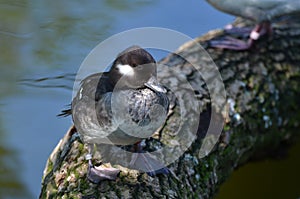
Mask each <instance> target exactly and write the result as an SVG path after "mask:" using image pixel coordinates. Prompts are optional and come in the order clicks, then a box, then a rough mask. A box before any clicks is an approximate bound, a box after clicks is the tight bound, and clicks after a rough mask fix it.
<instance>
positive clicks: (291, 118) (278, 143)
mask: <svg viewBox="0 0 300 199" xmlns="http://www.w3.org/2000/svg"><path fill="white" fill-rule="evenodd" d="M247 23H248V22H247ZM235 25H238V26H245V22H244V21H243V20H241V21H239V20H238V21H237V22H236V24H235ZM224 34H225V33H224V32H223V31H211V32H209V33H207V34H206V35H204V36H202V37H199V38H197V39H196V42H199V43H201V44H202V45H203V46H205V49H206V50H207V51H208V52H209V54H210V56H211V57H212V58H213V60H214V62H215V63H216V65H217V66H218V68H219V71H220V73H221V76H222V78H223V82H224V85H225V88H226V92H227V102H226V103H227V107H228V111H229V115H228V116H226V118H225V126H224V129H223V131H222V134H221V137H220V139H219V141H218V142H217V144H216V145H215V147H214V148H213V151H212V152H210V153H209V154H208V155H207V156H206V157H204V158H199V152H200V151H199V150H200V148H201V144H203V143H204V142H203V137H204V136H205V135H206V131H207V128H208V124H209V122H210V117H211V106H210V105H211V99H210V98H209V93H208V91H207V87H206V86H207V85H206V83H207V82H206V83H205V82H203V79H202V77H201V74H199V72H197V71H195V70H194V68H193V67H192V66H191V63H190V62H186V61H185V60H184V59H182V58H180V57H179V56H178V55H175V54H174V55H169V56H168V57H166V58H165V59H163V60H162V61H161V63H162V64H165V65H168V66H169V67H173V68H174V69H175V70H180V71H181V73H182V74H184V75H185V76H186V79H188V81H189V82H190V83H191V85H195V87H197V92H196V94H199V96H200V97H199V99H200V101H201V107H202V108H201V116H200V118H201V120H200V125H199V128H198V139H196V140H195V141H194V143H193V144H192V146H191V147H190V148H189V150H187V151H186V152H185V153H184V154H183V155H182V156H181V157H180V158H179V159H178V160H177V161H175V162H174V163H173V164H171V165H170V166H169V167H168V168H169V169H170V170H171V171H172V174H170V175H168V176H164V175H159V176H157V177H154V178H152V177H149V176H147V175H146V174H143V173H139V172H137V171H133V170H129V169H126V168H121V173H120V176H119V177H118V179H117V181H113V182H112V181H105V182H101V184H99V185H96V184H92V183H90V182H89V181H88V180H87V178H86V171H87V166H88V165H87V162H86V160H85V159H84V156H85V154H86V153H87V150H86V148H85V147H84V145H83V144H82V142H81V141H80V139H79V137H78V134H77V133H76V132H75V130H74V128H71V129H70V130H69V131H68V133H67V134H66V135H65V136H64V138H63V139H62V140H61V142H60V143H59V144H58V145H57V147H56V148H55V149H54V151H53V152H52V154H51V155H50V157H49V159H48V162H47V165H46V168H45V171H44V176H43V181H42V189H41V195H40V198H212V197H213V196H214V195H215V194H216V193H217V191H218V189H219V187H220V185H221V184H222V183H223V182H224V181H225V180H226V179H227V178H228V176H229V175H230V174H231V173H232V171H233V170H234V169H235V168H237V167H238V166H240V165H242V164H245V163H246V162H248V161H249V160H251V159H256V158H263V157H266V156H269V155H270V154H271V153H272V152H274V151H277V150H280V149H282V148H284V147H285V146H286V144H290V143H292V142H293V140H294V139H295V138H296V137H297V136H298V133H297V131H293V129H296V128H298V127H299V119H300V114H299V111H298V110H299V106H300V91H299V89H298V88H299V87H300V85H299V84H300V76H299V75H300V25H299V24H287V25H283V24H281V26H278V27H277V26H276V27H274V32H273V35H272V36H271V38H270V39H269V38H267V37H266V38H261V39H260V40H259V41H258V42H257V43H256V45H255V46H254V48H253V49H250V50H249V51H240V52H237V51H231V50H222V49H214V48H210V47H209V45H208V42H209V41H210V39H211V38H216V37H222V36H224ZM195 46H196V45H195V43H193V42H191V43H187V44H184V45H183V46H182V47H180V49H179V50H178V52H177V53H178V54H179V55H184V57H185V58H188V59H189V60H192V62H194V63H196V64H201V65H204V66H205V63H207V62H208V61H207V59H206V57H205V56H204V55H203V53H199V51H198V49H197V48H196V47H195ZM163 75H164V79H165V80H168V79H170V78H172V76H171V75H170V74H168V73H166V74H163ZM179 111H180V109H179V108H178V104H177V103H176V100H175V101H173V106H171V112H172V114H170V116H169V118H168V121H167V123H166V124H167V125H165V127H164V128H163V129H162V130H161V133H162V134H161V142H165V141H166V140H167V139H168V138H169V137H168V136H169V135H172V132H173V133H174V129H172V124H176V123H177V122H178V118H179V117H180V113H179ZM212 119H213V120H216V119H220V118H212ZM220 122H221V119H220ZM216 138H217V136H215V137H212V138H207V137H206V138H205V139H208V140H209V139H216ZM206 141H207V140H206ZM213 141H214V140H212V142H213ZM147 142H148V143H151V142H155V141H154V139H150V140H148V141H147ZM100 150H101V149H100Z"/></svg>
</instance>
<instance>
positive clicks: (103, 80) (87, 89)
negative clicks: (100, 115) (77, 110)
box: [57, 72, 113, 117]
mask: <svg viewBox="0 0 300 199" xmlns="http://www.w3.org/2000/svg"><path fill="white" fill-rule="evenodd" d="M112 89H113V87H112V85H111V82H110V81H109V79H108V73H107V72H104V73H95V74H92V75H90V76H88V77H86V78H84V79H83V80H82V81H81V83H80V89H79V91H78V92H77V94H76V96H75V97H74V99H73V100H72V103H71V104H69V105H68V106H69V108H67V109H64V110H62V111H61V113H60V114H58V115H57V116H60V117H67V116H69V115H71V114H72V104H74V103H76V102H77V101H78V100H80V99H81V98H82V96H87V97H89V98H91V99H95V101H98V100H99V98H100V96H101V95H102V94H103V93H106V92H109V91H111V90H112Z"/></svg>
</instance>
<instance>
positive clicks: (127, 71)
mask: <svg viewBox="0 0 300 199" xmlns="http://www.w3.org/2000/svg"><path fill="white" fill-rule="evenodd" d="M117 68H118V69H119V71H120V73H121V74H122V75H128V76H132V75H133V73H134V70H133V69H132V67H131V66H130V65H127V64H126V65H122V64H118V65H117Z"/></svg>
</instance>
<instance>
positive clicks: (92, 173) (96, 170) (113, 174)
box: [86, 147, 120, 184]
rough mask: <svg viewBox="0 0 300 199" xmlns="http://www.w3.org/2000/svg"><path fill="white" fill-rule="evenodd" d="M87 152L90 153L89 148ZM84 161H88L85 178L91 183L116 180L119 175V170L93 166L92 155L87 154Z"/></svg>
mask: <svg viewBox="0 0 300 199" xmlns="http://www.w3.org/2000/svg"><path fill="white" fill-rule="evenodd" d="M89 151H90V152H91V151H92V150H91V147H89ZM86 160H88V162H89V163H88V164H89V166H88V171H87V178H88V179H89V181H91V182H92V183H95V184H97V183H99V182H101V181H103V180H116V178H117V176H118V174H119V173H120V170H119V169H116V168H112V167H110V168H109V167H105V166H104V165H100V166H94V165H93V163H92V154H91V153H89V154H87V155H86Z"/></svg>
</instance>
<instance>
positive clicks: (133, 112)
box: [65, 46, 169, 183]
mask: <svg viewBox="0 0 300 199" xmlns="http://www.w3.org/2000/svg"><path fill="white" fill-rule="evenodd" d="M166 92H167V91H166V89H165V88H164V87H163V86H162V85H160V84H159V82H158V81H157V78H156V62H155V60H154V58H153V57H152V56H151V55H150V54H149V53H148V52H147V51H146V50H144V49H142V48H140V47H139V46H132V47H130V48H128V49H126V50H124V51H123V52H121V53H120V54H119V55H118V57H117V58H116V59H115V61H114V62H113V64H112V67H111V69H110V70H109V71H108V72H104V73H96V74H93V75H90V76H88V77H86V78H85V79H84V80H83V81H82V82H81V86H80V88H79V91H78V92H77V95H76V96H75V97H74V99H73V101H72V105H71V110H67V111H65V113H66V114H68V113H70V114H72V118H73V122H74V125H75V127H76V129H77V131H78V133H79V135H80V137H81V139H82V141H83V142H84V143H85V144H87V145H88V148H89V154H88V155H87V156H86V157H87V158H86V159H87V160H88V162H89V169H88V174H87V176H88V179H89V180H90V181H92V182H94V183H98V182H99V181H101V180H105V179H110V180H114V179H116V177H117V175H118V173H119V172H120V171H119V170H118V169H115V168H101V169H99V168H97V167H95V166H94V165H93V164H92V160H91V159H92V149H93V145H94V144H102V143H104V144H111V145H120V146H125V145H132V144H136V143H139V142H140V141H141V140H143V139H145V138H149V137H151V136H152V135H153V133H154V132H155V131H156V130H157V129H158V128H159V127H161V126H162V125H163V123H164V122H165V119H166V116H167V112H168V106H169V100H168V97H167V95H166ZM145 162H147V161H145ZM133 164H134V163H133ZM152 174H153V173H152Z"/></svg>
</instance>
